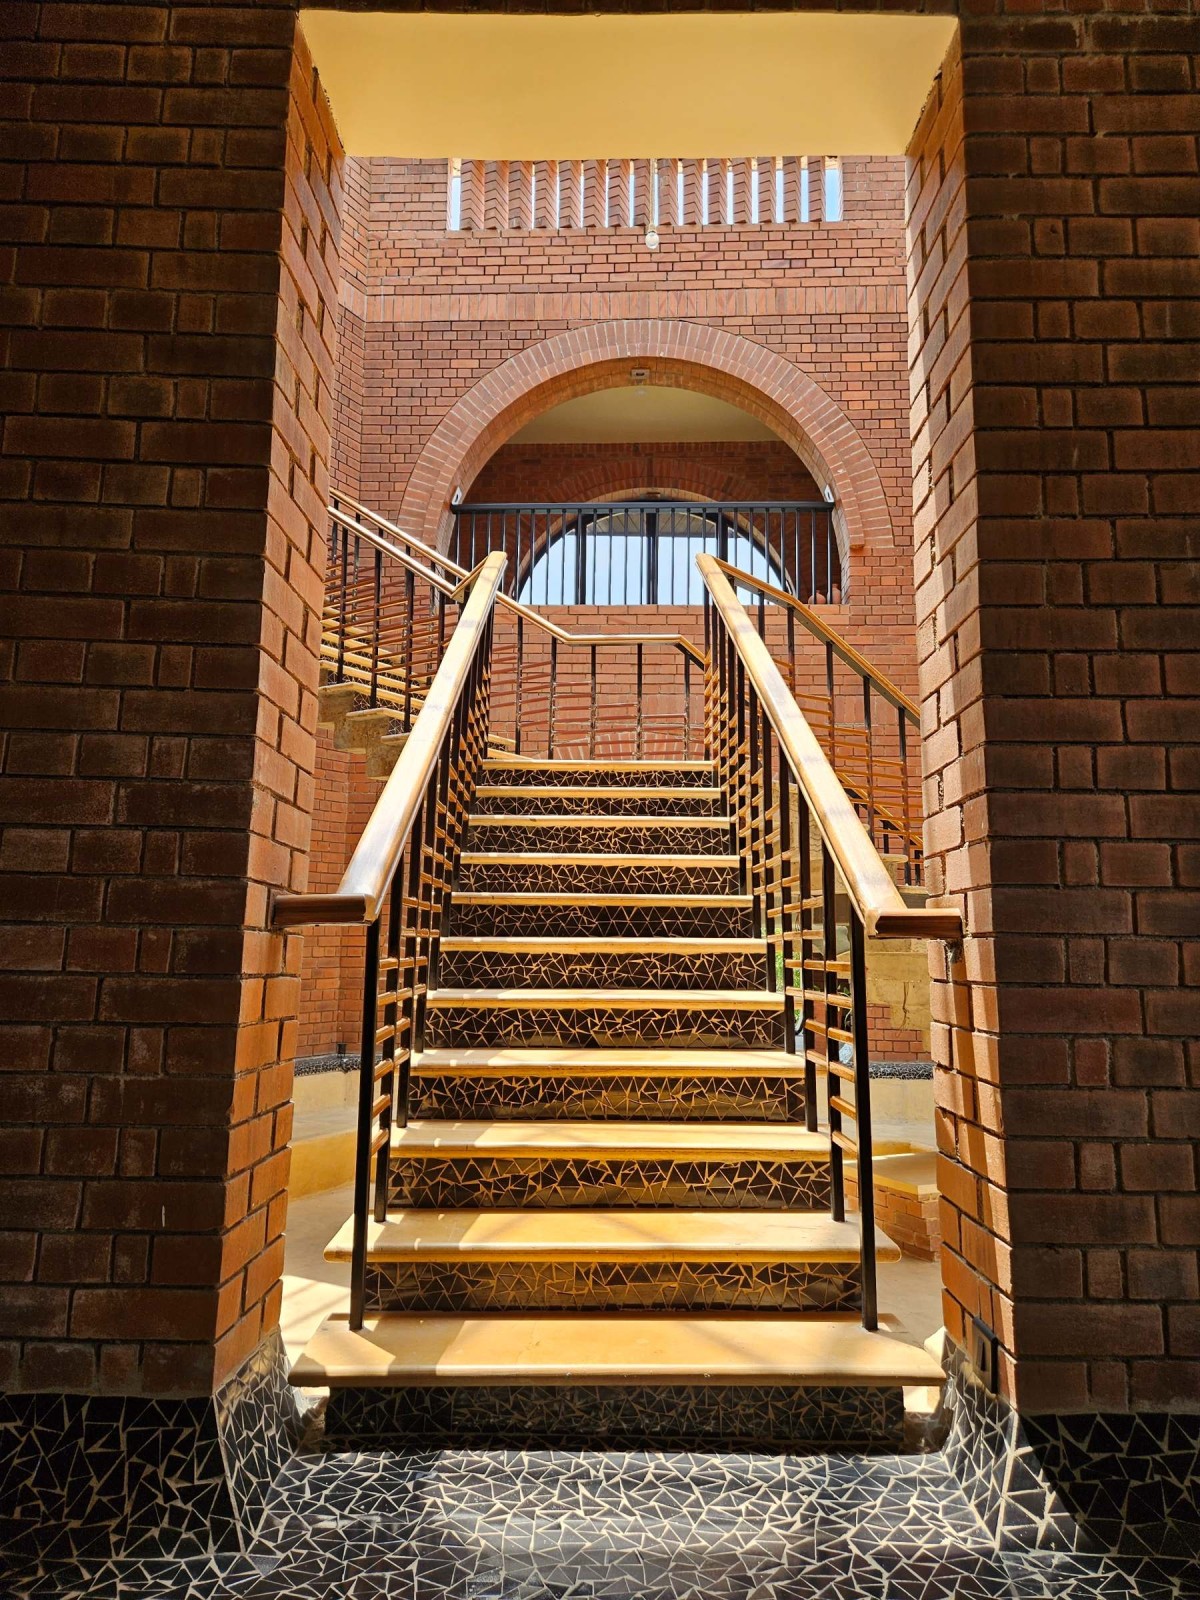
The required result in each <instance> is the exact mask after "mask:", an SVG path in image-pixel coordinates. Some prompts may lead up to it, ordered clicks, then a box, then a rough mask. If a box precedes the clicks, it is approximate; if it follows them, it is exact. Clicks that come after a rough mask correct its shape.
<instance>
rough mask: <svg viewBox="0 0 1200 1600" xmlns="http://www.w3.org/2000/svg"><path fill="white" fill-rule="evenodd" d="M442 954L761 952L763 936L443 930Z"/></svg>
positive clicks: (764, 945)
mask: <svg viewBox="0 0 1200 1600" xmlns="http://www.w3.org/2000/svg"><path fill="white" fill-rule="evenodd" d="M439 945H440V948H441V950H442V952H443V954H444V953H445V952H446V951H447V950H520V951H525V952H528V953H533V954H537V953H538V952H541V951H545V952H546V953H547V954H551V953H553V954H560V953H563V952H566V953H567V954H570V955H576V954H578V955H588V954H596V953H604V952H611V953H612V954H614V955H629V954H631V953H632V954H637V953H639V952H646V953H653V954H656V955H707V954H709V953H710V952H712V951H716V952H718V953H723V952H727V953H735V952H736V953H741V952H746V953H747V954H750V955H761V954H762V952H763V951H764V950H765V949H766V941H765V940H763V939H745V938H721V937H720V936H718V935H716V934H713V935H711V936H710V935H708V934H686V933H679V934H655V935H653V936H650V935H638V934H602V933H597V934H565V935H563V934H555V935H550V934H521V933H514V934H483V933H478V934H476V933H456V934H447V935H446V936H445V937H444V938H442V939H441V940H440V941H439Z"/></svg>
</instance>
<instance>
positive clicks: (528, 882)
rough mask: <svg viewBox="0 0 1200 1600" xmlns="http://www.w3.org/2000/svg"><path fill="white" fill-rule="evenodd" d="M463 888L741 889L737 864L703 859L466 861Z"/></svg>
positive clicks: (519, 890)
mask: <svg viewBox="0 0 1200 1600" xmlns="http://www.w3.org/2000/svg"><path fill="white" fill-rule="evenodd" d="M458 887H459V888H460V889H467V890H473V891H475V892H476V893H480V894H487V893H491V894H498V893H504V892H506V891H507V892H511V893H518V894H519V893H526V894H737V893H738V891H739V884H738V873H737V868H736V867H732V866H723V865H718V864H717V863H716V862H705V861H700V860H697V861H696V862H694V863H693V862H688V863H687V865H686V866H684V865H680V866H664V865H663V864H661V863H659V862H655V861H646V862H635V863H631V864H622V865H610V864H606V863H604V862H601V861H583V862H568V861H552V860H541V861H507V862H506V861H464V862H463V864H462V866H461V868H460V873H459V883H458Z"/></svg>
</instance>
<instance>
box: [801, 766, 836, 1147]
mask: <svg viewBox="0 0 1200 1600" xmlns="http://www.w3.org/2000/svg"><path fill="white" fill-rule="evenodd" d="M794 876H795V877H796V879H797V880H798V884H799V890H800V895H799V907H800V915H799V923H800V929H801V936H800V939H799V951H800V980H799V981H800V985H801V993H802V995H803V1002H802V1008H801V1013H800V1015H801V1024H802V1027H801V1031H802V1033H803V1041H804V1042H803V1050H804V1126H805V1127H806V1128H807V1129H808V1131H809V1133H815V1132H816V1131H817V1120H818V1119H817V1063H816V1061H815V1060H814V1057H815V1055H816V1049H817V1045H816V1035H815V1030H814V1029H813V1028H812V1027H811V1026H810V1024H811V1023H812V1021H813V1019H814V1017H815V1016H816V1001H815V1000H811V999H810V998H809V995H810V994H815V993H816V992H817V991H818V989H824V984H823V983H821V984H817V983H815V982H814V983H812V984H810V983H809V982H808V976H807V974H808V973H810V972H812V971H814V970H815V969H814V967H813V966H812V963H813V962H815V960H816V955H815V952H814V946H815V944H816V940H817V932H816V928H817V923H816V918H815V917H814V916H813V912H814V910H815V904H814V896H813V891H812V828H811V823H810V820H809V811H808V801H807V800H806V799H805V797H804V792H803V790H801V789H800V788H799V787H797V791H796V865H795V873H794ZM806 916H807V917H808V923H807V925H806V924H805V921H804V918H805V917H806ZM806 926H807V930H808V931H807V932H805V931H804V930H805V927H806ZM824 959H825V957H824V952H822V956H821V960H822V970H823V964H824ZM826 1056H828V1050H826Z"/></svg>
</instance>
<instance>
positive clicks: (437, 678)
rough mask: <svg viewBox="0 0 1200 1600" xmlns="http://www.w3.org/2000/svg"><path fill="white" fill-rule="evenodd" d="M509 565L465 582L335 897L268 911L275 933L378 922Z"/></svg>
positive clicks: (491, 560) (488, 565)
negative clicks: (462, 600) (451, 626)
mask: <svg viewBox="0 0 1200 1600" xmlns="http://www.w3.org/2000/svg"><path fill="white" fill-rule="evenodd" d="M507 565H508V557H507V556H506V555H505V554H504V552H503V551H502V550H494V551H493V552H492V553H491V554H490V555H488V556H485V557H484V559H483V561H482V562H481V563H480V565H479V566H478V567H477V568H476V570H475V572H474V573H468V574H465V575H464V583H465V582H467V581H469V582H470V595H469V598H468V599H467V602H466V604H465V605H464V606H463V609H462V614H461V616H460V617H459V619H458V626H457V627H456V628H455V630H454V632H453V633H452V634H451V636H450V642H449V644H448V645H447V646H446V653H445V655H444V656H443V657H442V659H441V662H440V664H439V666H438V669H437V672H436V673H435V674H434V679H433V682H432V683H431V684H430V686H429V692H428V694H427V695H426V697H425V703H424V705H423V706H422V707H421V710H420V713H419V714H418V716H417V719H416V721H415V722H414V723H413V725H412V730H411V732H410V733H409V735H408V739H407V740H406V741H405V745H404V749H403V750H402V751H401V752H400V756H399V759H398V760H397V762H396V765H395V766H394V767H393V768H392V773H391V776H390V777H389V778H388V780H387V782H386V783H385V784H384V786H383V792H382V793H381V794H380V796H379V799H378V800H377V801H376V802H375V809H374V811H372V813H371V816H370V820H369V821H368V822H367V825H366V827H365V828H364V829H363V832H362V837H361V838H360V839H359V841H358V844H357V846H356V847H355V851H354V854H353V855H352V856H351V858H350V865H349V866H348V867H347V868H346V870H345V872H344V873H343V874H342V881H341V883H340V884H339V885H338V887H337V891H336V892H335V893H334V894H287V895H279V896H277V897H276V899H275V901H274V904H273V905H272V907H271V926H272V927H273V928H295V927H300V926H303V925H305V924H307V923H315V922H368V923H369V922H374V921H375V919H376V918H377V917H378V916H379V914H380V912H381V910H382V909H383V902H384V897H385V896H386V894H387V891H388V886H389V885H390V883H391V881H392V878H393V876H394V874H395V871H396V868H397V866H398V865H399V863H400V857H401V856H402V855H403V854H404V846H405V844H406V843H407V842H408V835H409V832H410V830H411V828H412V825H413V819H414V817H415V816H416V814H417V808H418V807H419V806H420V804H421V801H422V799H423V797H424V794H425V790H426V787H427V786H428V783H429V776H430V774H431V773H432V771H433V768H434V765H435V763H436V761H437V757H438V751H439V750H440V749H441V747H442V741H443V740H444V739H445V737H446V730H447V729H448V728H449V726H450V719H451V717H452V716H453V715H454V710H455V707H456V706H457V704H458V701H459V698H460V696H461V694H462V691H463V686H464V684H465V683H466V681H467V675H468V673H469V672H470V669H471V664H472V662H473V661H474V659H475V654H476V652H477V651H478V649H479V645H480V641H481V640H482V638H483V636H484V630H485V628H486V627H487V622H488V618H489V617H490V616H491V614H492V609H493V607H494V605H495V603H496V598H497V593H498V591H499V588H500V584H501V582H502V581H503V578H504V569H505V567H506V566H507Z"/></svg>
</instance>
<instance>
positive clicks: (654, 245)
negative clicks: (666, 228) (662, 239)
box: [646, 228, 658, 250]
mask: <svg viewBox="0 0 1200 1600" xmlns="http://www.w3.org/2000/svg"><path fill="white" fill-rule="evenodd" d="M646 249H647V250H657V249H658V229H657V228H647V229H646Z"/></svg>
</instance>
